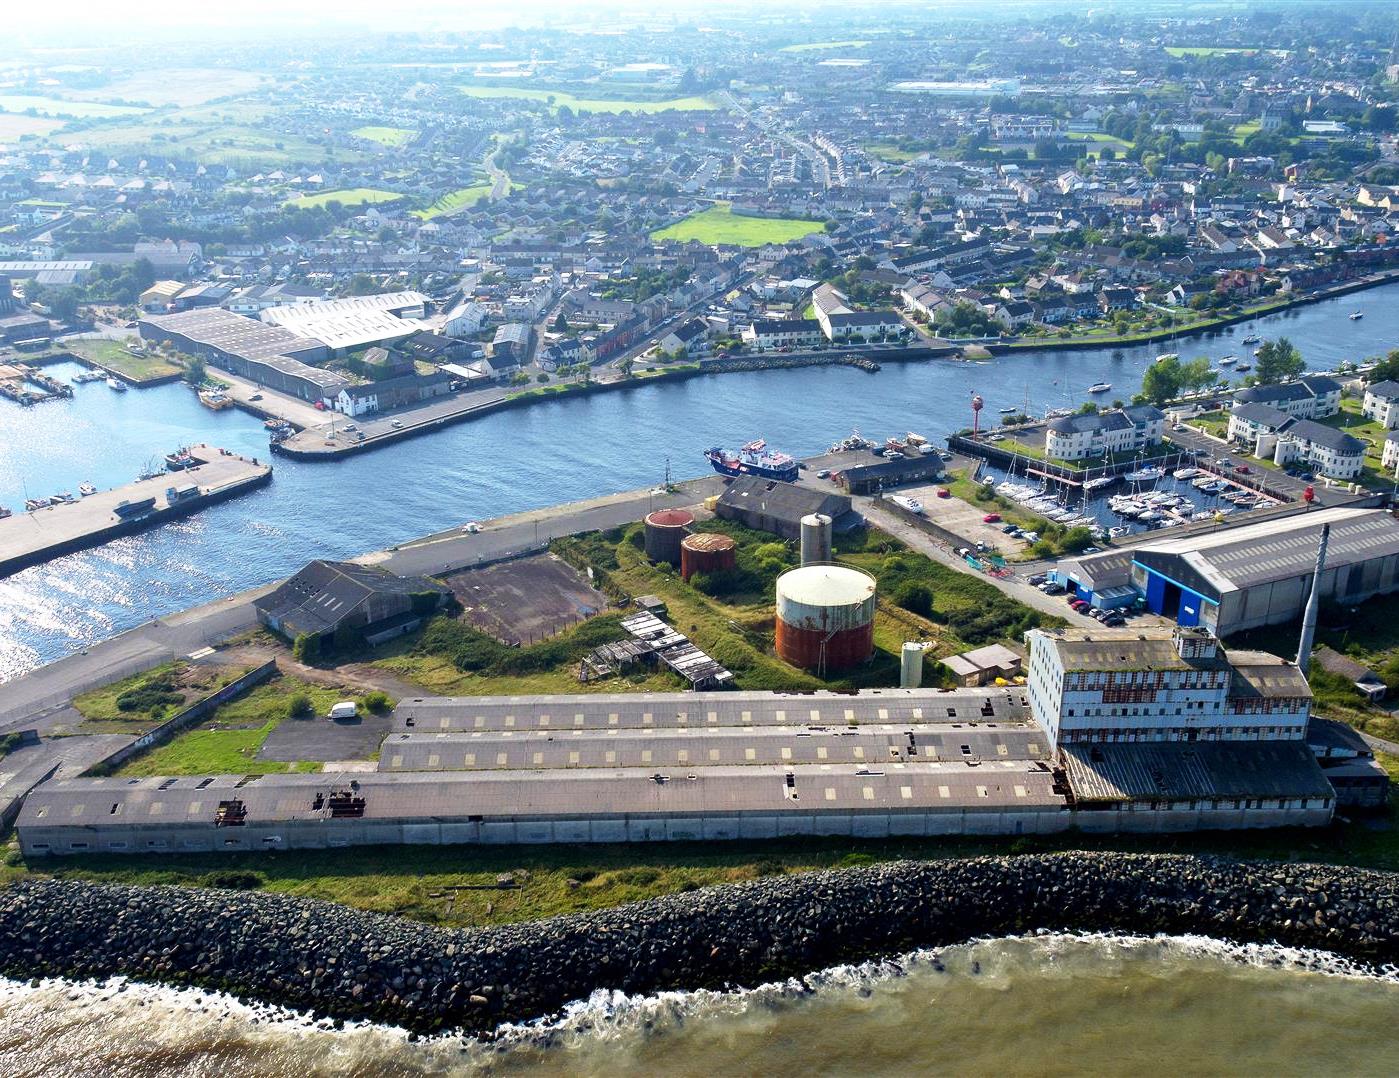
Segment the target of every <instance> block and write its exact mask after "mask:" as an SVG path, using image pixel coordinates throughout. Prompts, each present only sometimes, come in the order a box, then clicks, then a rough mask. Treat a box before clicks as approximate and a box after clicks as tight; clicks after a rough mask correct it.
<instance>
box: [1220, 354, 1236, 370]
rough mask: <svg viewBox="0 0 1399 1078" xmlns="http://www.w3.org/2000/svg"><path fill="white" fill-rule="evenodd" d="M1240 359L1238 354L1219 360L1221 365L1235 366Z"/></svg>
mask: <svg viewBox="0 0 1399 1078" xmlns="http://www.w3.org/2000/svg"><path fill="white" fill-rule="evenodd" d="M1238 361H1239V357H1238V356H1225V357H1224V358H1223V359H1221V360H1220V361H1219V365H1220V366H1221V367H1232V366H1233V365H1234V364H1235V363H1237V362H1238Z"/></svg>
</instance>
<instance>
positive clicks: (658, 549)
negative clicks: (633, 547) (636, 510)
mask: <svg viewBox="0 0 1399 1078" xmlns="http://www.w3.org/2000/svg"><path fill="white" fill-rule="evenodd" d="M694 522H695V515H694V514H693V513H691V512H690V511H689V510H688V509H657V510H656V511H655V512H654V513H651V514H650V515H648V516H647V517H646V556H647V557H648V558H650V559H651V560H652V561H668V562H670V564H671V565H679V564H680V544H681V542H682V541H683V540H684V538H685V536H686V535H687V534H688V531H689V527H690V525H691V524H693V523H694Z"/></svg>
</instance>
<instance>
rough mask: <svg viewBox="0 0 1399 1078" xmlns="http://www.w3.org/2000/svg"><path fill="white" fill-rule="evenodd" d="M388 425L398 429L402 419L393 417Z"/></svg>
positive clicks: (401, 424)
mask: <svg viewBox="0 0 1399 1078" xmlns="http://www.w3.org/2000/svg"><path fill="white" fill-rule="evenodd" d="M389 426H391V427H393V429H394V430H399V429H400V428H401V427H402V426H403V421H402V420H399V419H395V420H394V421H393V422H392V423H390V424H389Z"/></svg>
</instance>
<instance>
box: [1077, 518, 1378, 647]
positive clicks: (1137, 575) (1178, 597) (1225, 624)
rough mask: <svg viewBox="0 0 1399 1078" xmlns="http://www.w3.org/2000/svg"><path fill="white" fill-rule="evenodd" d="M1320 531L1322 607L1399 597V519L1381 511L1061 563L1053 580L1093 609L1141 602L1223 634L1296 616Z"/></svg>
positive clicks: (1278, 523) (1286, 521) (1164, 542)
mask: <svg viewBox="0 0 1399 1078" xmlns="http://www.w3.org/2000/svg"><path fill="white" fill-rule="evenodd" d="M1325 524H1330V525H1331V543H1330V549H1329V552H1328V554H1327V560H1326V569H1325V571H1324V572H1323V573H1322V577H1321V598H1322V599H1323V600H1324V601H1331V602H1337V603H1346V604H1350V605H1354V604H1355V603H1359V602H1363V601H1364V600H1366V599H1369V598H1371V597H1373V596H1376V595H1387V594H1389V593H1391V592H1393V591H1395V590H1399V519H1396V518H1395V516H1394V515H1393V514H1391V513H1389V512H1386V511H1385V510H1382V509H1355V508H1346V507H1335V508H1329V509H1313V510H1310V511H1308V512H1305V513H1297V514H1294V515H1292V516H1288V517H1282V518H1280V519H1274V520H1268V521H1261V522H1258V523H1255V524H1246V525H1242V526H1240V527H1235V528H1226V529H1222V530H1220V531H1215V532H1210V533H1208V534H1202V535H1192V536H1187V537H1184V538H1181V539H1168V538H1164V537H1163V538H1161V539H1156V540H1149V541H1146V542H1143V543H1141V544H1140V545H1138V546H1135V547H1133V548H1131V549H1130V550H1129V551H1119V550H1112V551H1106V552H1104V553H1102V554H1094V555H1090V556H1088V557H1081V558H1072V559H1067V560H1065V561H1064V562H1061V563H1060V565H1059V569H1058V570H1057V575H1058V577H1059V578H1060V579H1061V580H1062V581H1063V582H1065V583H1067V584H1069V585H1070V586H1072V587H1074V588H1075V589H1076V590H1077V591H1078V593H1079V595H1080V597H1081V598H1084V599H1087V600H1088V601H1090V602H1092V603H1094V604H1095V605H1098V606H1114V605H1123V603H1125V602H1130V601H1131V600H1132V599H1133V598H1135V597H1136V596H1141V597H1142V598H1143V599H1144V601H1145V603H1146V608H1147V609H1148V610H1150V611H1151V612H1152V613H1154V614H1160V615H1162V616H1163V617H1167V618H1170V619H1172V620H1173V621H1175V622H1177V623H1178V624H1180V625H1203V626H1206V627H1207V628H1209V629H1210V630H1212V631H1213V632H1214V633H1215V634H1217V635H1219V636H1230V635H1232V634H1234V633H1237V632H1240V631H1242V630H1245V629H1256V628H1258V627H1260V626H1263V625H1277V624H1281V623H1284V622H1288V621H1292V620H1294V619H1295V618H1298V617H1300V616H1301V613H1302V605H1303V603H1305V602H1306V598H1307V594H1308V592H1309V590H1310V588H1311V580H1312V575H1313V571H1314V569H1315V563H1316V550H1317V544H1318V543H1319V541H1320V538H1321V529H1322V526H1323V525H1325ZM1124 570H1126V571H1125V573H1124ZM1125 587H1130V588H1131V592H1132V594H1131V596H1130V597H1129V596H1128V595H1127V593H1126V592H1124V591H1123V590H1122V589H1123V588H1125Z"/></svg>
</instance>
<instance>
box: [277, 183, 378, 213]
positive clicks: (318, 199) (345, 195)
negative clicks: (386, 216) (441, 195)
mask: <svg viewBox="0 0 1399 1078" xmlns="http://www.w3.org/2000/svg"><path fill="white" fill-rule="evenodd" d="M402 197H403V196H402V195H400V194H399V193H398V192H397V191H379V190H376V189H375V188H373V187H347V188H345V189H344V190H341V191H320V192H318V193H316V194H314V195H299V196H297V197H296V198H289V199H287V201H286V203H285V204H286V205H288V206H292V207H295V208H297V209H303V210H310V209H315V208H316V207H317V206H325V205H327V204H329V203H331V202H338V203H340V204H341V205H342V206H375V205H379V204H382V203H385V202H397V201H398V200H399V199H401V198H402Z"/></svg>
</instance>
